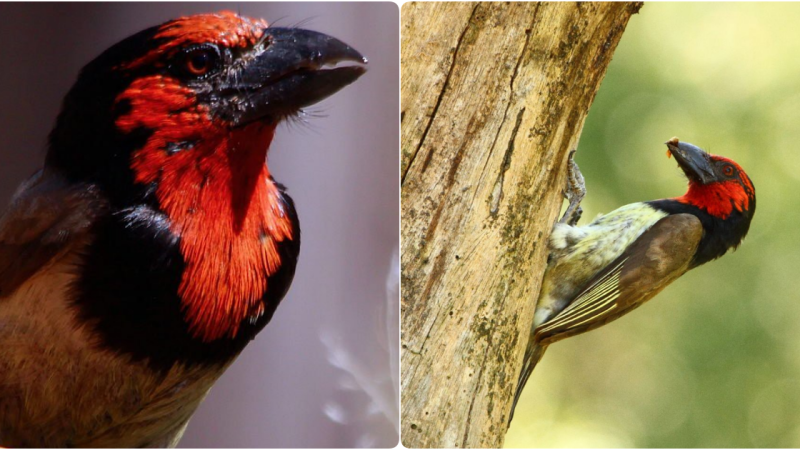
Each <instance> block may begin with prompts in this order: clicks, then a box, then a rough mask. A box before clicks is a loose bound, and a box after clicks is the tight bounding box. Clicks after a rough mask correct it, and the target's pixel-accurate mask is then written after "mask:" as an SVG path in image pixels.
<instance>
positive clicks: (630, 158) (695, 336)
mask: <svg viewBox="0 0 800 450" xmlns="http://www.w3.org/2000/svg"><path fill="white" fill-rule="evenodd" d="M673 136H678V137H679V138H680V139H681V140H684V141H688V142H691V143H694V144H696V145H699V146H700V147H703V148H704V149H706V150H708V151H710V152H712V153H717V154H721V155H724V156H727V157H730V158H732V159H734V160H735V161H737V162H738V163H739V164H740V165H741V166H742V167H743V168H744V169H745V171H746V172H747V173H748V174H749V175H750V178H751V179H752V180H753V183H754V184H755V187H756V192H757V198H758V209H757V211H756V215H755V218H754V220H753V223H752V226H751V228H750V234H749V235H748V236H747V238H746V239H745V242H744V243H743V245H742V246H741V247H740V248H739V250H738V251H736V252H734V253H729V254H728V255H726V256H725V257H723V258H722V259H720V260H718V261H714V262H711V263H709V264H707V265H705V266H702V267H700V268H698V269H695V270H693V271H691V272H689V273H687V274H686V275H684V276H683V277H682V278H680V279H679V280H678V281H676V282H675V283H673V284H672V285H671V286H669V287H668V288H667V289H666V290H665V291H664V292H662V293H661V294H659V295H658V296H657V297H656V298H654V299H653V300H651V301H650V302H649V303H648V304H647V305H645V306H643V307H641V308H640V309H637V310H636V311H634V312H633V313H631V314H629V315H627V316H625V317H623V318H622V319H620V320H618V321H616V322H614V323H612V324H610V325H608V326H605V327H603V328H601V329H598V330H596V331H592V332H591V333H588V334H584V335H582V336H577V337H574V338H571V339H567V340H565V341H562V342H558V343H556V344H554V345H553V346H551V347H550V348H549V349H548V351H547V355H545V357H544V359H543V360H542V362H541V363H540V364H539V366H538V367H537V368H536V370H535V371H534V373H533V376H532V377H531V380H530V381H529V382H528V387H527V389H526V390H525V393H524V394H523V396H522V399H521V401H520V403H519V406H518V408H517V412H516V416H515V419H514V422H513V424H512V426H511V428H510V430H509V433H508V435H507V437H506V441H505V445H506V447H800V296H799V295H798V291H799V290H800V289H798V288H799V287H800V226H799V225H800V4H791V3H780V4H778V3H770V4H755V3H735V4H733V3H647V4H645V6H644V7H643V8H642V9H641V11H640V13H639V14H638V15H635V16H633V17H632V18H631V20H630V22H629V24H628V28H627V30H626V31H625V33H624V35H623V37H622V41H621V42H620V44H619V47H618V48H617V51H616V53H615V54H614V59H613V61H612V62H611V66H610V68H609V70H608V73H607V75H606V78H605V80H604V81H603V84H602V86H601V87H600V91H599V93H598V95H597V98H596V100H595V102H594V104H593V105H592V108H591V111H590V113H589V117H588V120H587V122H586V126H585V128H584V131H583V135H582V137H581V141H580V146H579V150H578V153H577V161H578V164H579V165H580V167H581V170H582V172H583V174H584V176H585V177H586V185H587V190H588V194H587V198H586V200H585V201H584V202H583V208H584V216H583V217H584V219H583V220H582V221H581V223H582V224H584V223H587V222H588V221H590V220H591V219H593V218H594V217H595V216H596V215H597V214H599V213H604V212H608V211H611V210H613V209H615V208H617V207H619V206H621V205H624V204H627V203H632V202H637V201H645V200H651V199H657V198H663V197H673V196H678V195H681V194H683V193H684V191H685V188H686V181H685V178H684V177H683V175H682V173H681V171H680V170H678V169H677V167H676V163H675V162H674V160H673V159H667V157H666V146H665V145H664V144H663V142H664V141H666V140H667V139H669V138H671V137H673Z"/></svg>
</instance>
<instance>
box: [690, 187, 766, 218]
mask: <svg viewBox="0 0 800 450" xmlns="http://www.w3.org/2000/svg"><path fill="white" fill-rule="evenodd" d="M676 200H677V201H679V202H681V203H686V204H689V205H694V206H697V207H698V208H700V209H703V210H706V211H707V212H708V213H709V214H711V215H712V216H715V217H719V218H721V219H727V218H728V216H730V215H731V213H732V212H733V209H734V208H736V210H738V211H740V212H741V211H745V210H748V209H750V198H749V197H748V195H747V193H746V192H745V190H744V189H743V188H742V186H741V184H739V182H738V181H735V180H728V181H719V182H715V183H710V184H701V183H699V182H696V181H690V182H689V190H688V191H687V192H686V193H685V194H683V196H681V197H678V198H676Z"/></svg>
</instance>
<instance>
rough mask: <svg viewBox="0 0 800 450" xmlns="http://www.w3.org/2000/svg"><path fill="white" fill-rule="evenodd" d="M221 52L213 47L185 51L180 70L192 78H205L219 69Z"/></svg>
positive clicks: (205, 46)
mask: <svg viewBox="0 0 800 450" xmlns="http://www.w3.org/2000/svg"><path fill="white" fill-rule="evenodd" d="M219 63H220V56H219V50H218V49H217V48H216V47H215V46H213V45H204V46H202V47H193V48H190V49H188V50H185V51H184V52H183V54H182V55H181V58H180V59H179V61H178V69H179V70H180V71H182V72H183V73H184V74H186V75H187V76H189V77H191V78H203V77H205V76H206V75H208V74H210V73H212V72H214V71H216V70H217V69H218V68H219Z"/></svg>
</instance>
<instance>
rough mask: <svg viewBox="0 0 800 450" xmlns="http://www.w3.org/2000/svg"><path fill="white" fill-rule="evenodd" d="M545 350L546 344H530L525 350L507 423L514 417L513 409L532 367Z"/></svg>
mask: <svg viewBox="0 0 800 450" xmlns="http://www.w3.org/2000/svg"><path fill="white" fill-rule="evenodd" d="M545 350H547V345H542V344H532V345H531V346H529V347H528V349H527V350H526V351H525V359H523V360H522V371H520V373H519V381H517V392H516V393H515V394H514V403H513V404H512V405H511V415H510V416H509V417H508V424H509V425H510V424H511V420H512V419H514V410H515V409H516V408H517V402H518V401H519V397H520V396H521V395H522V390H523V389H524V388H525V383H527V382H528V378H530V376H531V374H532V373H533V369H534V367H536V364H538V363H539V360H540V359H542V356H544V351H545Z"/></svg>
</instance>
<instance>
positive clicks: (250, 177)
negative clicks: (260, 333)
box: [133, 124, 296, 341]
mask: <svg viewBox="0 0 800 450" xmlns="http://www.w3.org/2000/svg"><path fill="white" fill-rule="evenodd" d="M273 134H274V127H269V126H263V125H261V124H254V125H251V126H248V127H244V128H241V129H238V130H236V131H234V132H230V133H226V134H224V135H220V136H219V137H214V138H210V139H204V140H198V141H195V142H191V143H173V144H172V145H173V146H175V145H177V147H178V148H176V149H175V152H174V153H173V154H171V155H169V154H168V152H165V151H164V150H163V148H153V149H150V148H149V147H148V146H146V147H145V148H144V149H142V150H140V151H139V152H137V153H135V154H134V157H133V171H134V173H135V177H136V181H137V182H138V183H144V184H149V183H156V185H157V187H156V188H155V196H156V198H157V200H158V204H159V207H160V209H161V210H162V211H163V212H164V213H165V214H166V215H167V216H168V217H169V219H170V224H171V225H170V229H171V231H172V232H173V233H175V234H176V235H177V236H179V237H180V251H181V254H182V256H183V259H184V263H185V264H184V265H185V269H184V272H183V275H182V279H181V284H180V287H179V292H178V295H179V296H180V298H181V301H182V305H183V309H184V314H185V318H186V320H187V322H188V323H189V327H190V330H191V332H192V333H193V334H194V335H195V337H197V338H199V339H202V340H204V341H213V340H216V339H220V338H232V337H235V336H236V333H237V331H238V328H239V325H240V324H241V323H242V321H244V320H255V319H256V318H258V317H259V316H260V315H262V314H263V313H264V308H265V305H264V304H263V297H264V294H265V292H266V290H267V280H268V278H269V276H270V275H272V274H274V273H275V272H276V271H277V270H278V269H279V268H280V267H281V265H282V264H283V263H284V261H281V256H280V253H279V248H278V247H279V244H280V243H281V242H283V241H285V240H293V239H294V237H295V233H296V230H294V229H293V225H292V221H291V219H290V216H289V214H288V212H287V211H286V208H287V205H286V204H285V203H284V201H283V198H282V193H281V192H280V190H279V188H278V186H277V185H276V184H275V182H274V181H273V180H272V178H271V176H270V173H269V169H268V167H267V165H266V153H267V148H268V147H269V144H270V142H271V140H272V137H273ZM180 147H186V148H180Z"/></svg>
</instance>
